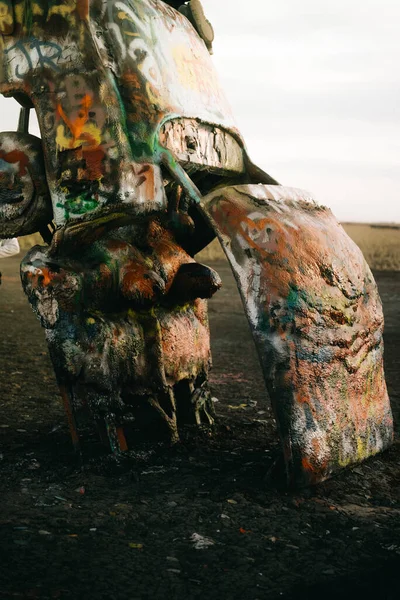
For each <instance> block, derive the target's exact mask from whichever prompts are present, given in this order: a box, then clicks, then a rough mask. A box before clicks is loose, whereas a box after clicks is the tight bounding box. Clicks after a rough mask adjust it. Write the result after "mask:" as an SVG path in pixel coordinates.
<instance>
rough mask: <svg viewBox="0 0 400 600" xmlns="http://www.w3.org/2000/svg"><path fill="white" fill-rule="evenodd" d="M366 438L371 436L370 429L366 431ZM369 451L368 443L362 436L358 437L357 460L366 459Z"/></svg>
mask: <svg viewBox="0 0 400 600" xmlns="http://www.w3.org/2000/svg"><path fill="white" fill-rule="evenodd" d="M365 437H366V439H368V437H369V431H366V436H365ZM369 454H370V453H369V452H368V444H367V442H363V440H362V439H361V438H360V437H357V455H356V456H357V460H358V461H362V460H365V459H366V458H367V457H368V456H369Z"/></svg>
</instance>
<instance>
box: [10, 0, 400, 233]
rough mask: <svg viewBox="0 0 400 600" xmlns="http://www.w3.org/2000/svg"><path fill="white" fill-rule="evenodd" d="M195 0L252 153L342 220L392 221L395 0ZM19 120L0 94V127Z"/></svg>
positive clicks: (398, 157)
mask: <svg viewBox="0 0 400 600" xmlns="http://www.w3.org/2000/svg"><path fill="white" fill-rule="evenodd" d="M203 5H204V8H205V11H206V13H207V15H208V17H209V19H210V21H211V22H212V23H213V25H214V29H215V32H216V40H215V44H214V61H215V64H216V66H217V69H218V71H219V74H220V77H221V79H222V82H223V86H224V88H225V90H226V92H227V95H228V97H229V100H230V102H231V104H232V106H233V109H234V113H235V115H236V118H237V123H238V126H239V128H240V130H241V131H242V133H243V135H244V137H245V139H246V142H247V146H248V149H249V153H250V155H251V157H252V158H253V160H254V161H255V162H256V163H258V164H259V165H260V166H261V167H263V168H264V169H265V170H266V171H267V172H269V173H270V174H271V175H272V176H274V177H275V178H276V179H278V180H279V182H280V183H283V184H285V185H291V186H295V187H301V188H304V189H307V190H309V191H312V192H313V193H314V195H315V196H316V198H317V200H319V201H320V202H321V203H323V204H327V205H328V206H330V207H331V208H332V209H333V211H334V212H335V214H336V215H337V217H338V218H339V219H340V220H349V221H351V220H353V221H354V220H356V221H397V222H400V69H399V62H400V35H399V24H400V2H399V1H398V0H279V1H275V2H273V1H272V0H247V1H244V0H203ZM14 105H15V106H14ZM16 120H17V106H16V104H15V103H14V102H13V101H11V100H5V99H0V130H1V129H3V130H4V129H7V130H9V129H11V128H12V127H13V124H15V123H16Z"/></svg>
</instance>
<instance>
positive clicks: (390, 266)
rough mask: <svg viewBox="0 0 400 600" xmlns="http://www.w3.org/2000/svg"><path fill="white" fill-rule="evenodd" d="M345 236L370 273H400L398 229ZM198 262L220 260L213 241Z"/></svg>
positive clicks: (350, 226) (365, 229)
mask: <svg viewBox="0 0 400 600" xmlns="http://www.w3.org/2000/svg"><path fill="white" fill-rule="evenodd" d="M343 227H344V229H345V230H346V232H347V233H348V235H349V236H350V237H351V238H352V239H353V240H354V241H355V243H356V244H357V245H358V246H359V247H360V248H361V250H362V252H363V253H364V256H365V259H366V261H367V262H368V264H369V265H370V267H371V268H372V269H377V270H384V271H400V225H393V226H387V225H385V226H378V225H374V226H371V225H366V224H363V223H343ZM19 241H20V245H21V248H22V249H23V250H28V249H29V248H31V247H32V246H34V245H35V244H43V243H44V242H43V240H42V238H41V236H40V235H39V234H38V233H37V234H35V235H27V236H25V237H22V238H19ZM196 258H197V260H199V261H200V262H205V263H207V261H213V260H221V259H222V260H224V259H225V255H224V253H223V252H222V249H221V246H220V244H219V242H218V241H217V240H214V241H213V242H212V243H211V244H210V245H209V246H207V248H205V249H204V250H203V251H202V252H200V253H199V254H198V255H197V256H196Z"/></svg>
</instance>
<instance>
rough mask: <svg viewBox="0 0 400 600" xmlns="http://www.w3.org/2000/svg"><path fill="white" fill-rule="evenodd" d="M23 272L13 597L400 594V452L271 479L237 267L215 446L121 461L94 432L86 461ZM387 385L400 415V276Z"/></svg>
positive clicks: (14, 443)
mask: <svg viewBox="0 0 400 600" xmlns="http://www.w3.org/2000/svg"><path fill="white" fill-rule="evenodd" d="M18 264H19V259H18V258H17V259H9V260H8V261H5V260H4V261H2V263H1V265H0V268H1V271H2V272H3V283H2V286H1V288H0V327H1V339H0V386H1V387H0V389H1V400H0V407H1V413H0V436H1V437H0V443H1V449H0V452H1V454H0V477H1V513H0V531H1V543H0V564H1V568H0V599H1V598H7V599H12V598H38V599H48V598H49V599H50V598H60V599H64V598H65V599H68V598H71V599H79V598H85V599H88V600H92V599H93V600H101V599H103V598H104V599H105V600H106V599H107V600H112V599H116V600H123V599H127V600H128V599H129V600H136V599H137V600H145V599H149V600H158V599H167V600H169V599H179V600H180V599H185V600H186V599H192V598H194V599H195V598H207V599H218V600H231V599H236V598H237V599H239V598H240V599H245V600H247V599H249V600H257V599H259V600H261V599H262V600H265V599H275V598H286V599H289V598H290V599H297V598H307V599H314V598H321V597H322V598H324V599H331V598H332V599H333V598H335V599H336V598H338V597H339V598H341V599H343V600H344V599H347V598H349V599H350V598H352V599H355V598H369V597H374V598H379V600H395V599H396V600H397V598H398V597H399V594H400V591H399V590H400V584H399V583H398V570H399V568H400V519H399V516H400V466H399V462H400V461H399V459H400V445H399V435H398V433H399V431H398V427H397V437H396V443H395V445H394V446H393V447H392V448H391V449H390V450H389V451H388V452H386V453H384V454H382V455H381V456H378V457H376V458H374V459H372V460H369V461H367V462H366V463H364V464H363V465H360V466H358V467H356V468H355V469H352V470H350V471H347V472H345V473H342V474H341V475H339V476H338V477H336V478H334V479H332V480H330V481H328V482H325V483H324V484H322V485H319V486H318V487H316V488H313V489H308V490H302V491H300V492H288V491H286V490H284V489H281V488H279V486H277V485H276V482H274V481H273V480H272V479H271V477H270V476H269V475H268V473H269V469H270V468H271V467H272V465H273V463H274V461H275V459H276V458H277V456H278V454H279V448H278V444H277V438H276V435H275V431H274V422H273V418H272V415H271V411H270V407H269V404H268V399H267V397H266V393H265V390H264V385H263V381H262V377H261V373H260V369H259V366H258V361H257V356H256V353H255V349H254V347H253V342H252V339H251V337H250V334H249V330H248V326H247V322H246V320H245V317H244V315H243V311H242V308H241V304H240V300H239V297H238V294H237V292H236V286H235V284H234V281H233V279H232V276H231V274H230V271H229V267H228V265H227V264H226V263H218V264H213V265H212V266H213V267H214V268H216V269H217V270H218V271H219V273H220V274H221V276H222V279H223V282H224V288H223V290H221V292H220V293H219V294H217V296H216V297H215V299H213V300H212V301H211V302H210V320H211V328H212V336H213V338H212V339H213V356H214V369H213V374H212V386H213V393H214V394H215V396H216V398H218V402H216V407H217V412H218V414H219V425H218V428H217V432H216V434H215V435H214V436H213V437H210V435H209V433H208V432H207V431H205V432H204V433H203V434H201V435H198V434H196V435H194V434H193V432H191V431H190V430H188V432H187V434H186V436H185V439H184V440H183V441H182V443H181V444H180V445H179V446H177V447H174V448H167V447H163V446H155V447H154V446H146V444H143V443H142V444H138V447H137V448H136V449H135V450H134V451H133V452H131V453H130V456H129V457H127V458H126V459H124V460H123V461H122V462H121V461H115V460H114V459H113V458H112V457H109V456H106V455H104V453H102V451H101V449H100V448H99V446H98V444H97V441H96V440H95V439H94V438H92V437H91V434H90V433H89V432H88V435H87V438H86V443H85V448H84V453H85V457H84V461H83V463H82V462H81V461H80V458H79V457H76V456H74V455H73V454H72V450H71V445H70V441H69V436H68V431H67V427H66V421H65V418H64V415H63V412H62V409H61V406H60V401H59V397H58V393H57V388H56V385H55V381H54V376H53V372H52V369H51V365H50V362H49V358H48V356H47V348H46V345H45V341H44V334H43V331H42V329H41V327H40V325H39V323H38V322H37V321H36V319H35V317H34V316H33V314H32V313H31V311H30V308H29V305H28V303H27V301H26V299H25V298H24V296H23V293H22V291H21V287H20V283H19V275H18ZM376 278H377V281H378V285H379V287H380V291H381V295H382V299H383V303H384V308H385V315H386V333H385V344H386V354H385V361H386V374H387V381H388V387H389V393H390V396H391V400H392V405H393V410H394V413H395V418H396V424H398V423H399V416H400V415H399V412H400V398H399V396H400V374H399V373H400V369H399V367H400V352H399V350H398V348H399V345H400V344H399V343H400V324H399V319H398V314H399V299H400V273H394V272H391V273H389V272H388V273H383V272H382V273H376Z"/></svg>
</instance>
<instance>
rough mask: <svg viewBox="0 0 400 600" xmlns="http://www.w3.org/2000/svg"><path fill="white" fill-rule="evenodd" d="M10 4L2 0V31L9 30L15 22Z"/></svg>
mask: <svg viewBox="0 0 400 600" xmlns="http://www.w3.org/2000/svg"><path fill="white" fill-rule="evenodd" d="M9 8H10V7H9V6H8V5H7V4H5V3H4V2H0V32H2V31H7V29H8V28H9V27H12V24H13V15H12V13H11V12H10V10H9Z"/></svg>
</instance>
